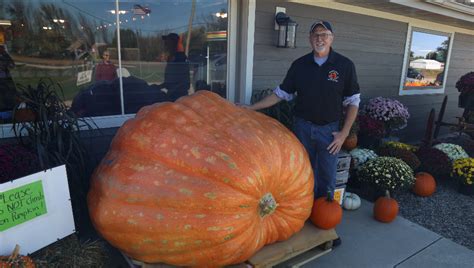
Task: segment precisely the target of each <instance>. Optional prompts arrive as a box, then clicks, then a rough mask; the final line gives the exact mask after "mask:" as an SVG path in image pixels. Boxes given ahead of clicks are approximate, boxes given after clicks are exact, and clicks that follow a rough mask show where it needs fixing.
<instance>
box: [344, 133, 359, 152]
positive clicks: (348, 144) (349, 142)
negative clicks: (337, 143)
mask: <svg viewBox="0 0 474 268" xmlns="http://www.w3.org/2000/svg"><path fill="white" fill-rule="evenodd" d="M355 147H357V135H356V134H351V135H349V136H347V138H346V140H345V141H344V143H343V144H342V149H344V150H348V151H350V150H352V149H354V148H355Z"/></svg>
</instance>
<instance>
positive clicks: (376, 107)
mask: <svg viewBox="0 0 474 268" xmlns="http://www.w3.org/2000/svg"><path fill="white" fill-rule="evenodd" d="M363 113H364V114H366V115H368V116H370V117H371V118H373V119H376V120H379V121H382V122H384V123H385V125H386V127H387V128H389V129H397V128H403V127H404V126H405V125H406V124H407V121H408V118H410V114H409V113H408V109H407V107H406V106H405V105H403V104H402V103H401V102H399V101H398V100H394V99H389V98H383V97H376V98H373V99H370V100H369V102H368V103H367V104H366V105H365V106H364V109H363Z"/></svg>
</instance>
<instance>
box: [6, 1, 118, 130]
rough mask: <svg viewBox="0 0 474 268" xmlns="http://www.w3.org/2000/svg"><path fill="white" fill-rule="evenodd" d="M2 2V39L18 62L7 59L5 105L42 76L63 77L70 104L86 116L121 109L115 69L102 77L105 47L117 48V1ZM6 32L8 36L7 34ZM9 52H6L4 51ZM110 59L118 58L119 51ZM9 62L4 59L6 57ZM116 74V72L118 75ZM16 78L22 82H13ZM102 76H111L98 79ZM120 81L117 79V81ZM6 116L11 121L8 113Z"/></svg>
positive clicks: (61, 81) (57, 79)
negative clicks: (101, 65) (101, 69)
mask: <svg viewBox="0 0 474 268" xmlns="http://www.w3.org/2000/svg"><path fill="white" fill-rule="evenodd" d="M2 2H3V5H2V6H1V7H0V16H2V18H0V19H2V20H6V21H8V22H10V23H9V25H8V23H6V24H5V25H0V32H1V33H2V34H0V43H2V44H3V45H4V46H3V47H4V48H5V51H6V52H7V53H8V54H9V55H10V56H11V58H12V60H13V62H14V63H15V66H14V68H12V65H11V64H4V65H3V67H2V68H3V73H2V74H0V76H2V75H3V76H4V77H3V78H2V81H3V82H2V84H1V87H2V90H1V91H0V92H1V97H0V99H1V100H2V102H1V103H0V106H1V107H0V111H3V112H4V113H3V115H6V114H7V113H5V111H9V110H11V108H12V106H13V105H14V104H16V100H15V99H14V98H13V99H12V94H13V95H14V94H15V91H18V90H19V88H18V86H19V87H21V86H27V85H31V86H33V87H35V86H36V85H37V84H38V82H39V80H40V79H42V78H49V79H51V80H52V81H53V82H55V83H58V84H59V85H60V86H61V87H62V89H63V91H64V97H65V101H66V104H67V105H69V106H72V107H73V110H74V111H76V113H77V114H79V115H81V116H94V115H112V114H121V108H120V95H119V92H118V91H117V89H116V86H115V84H118V81H115V80H113V78H114V73H115V69H113V67H110V68H104V69H107V71H108V72H107V74H105V75H103V76H101V77H102V78H100V79H96V78H97V77H98V74H97V73H96V71H97V66H99V64H100V62H101V55H100V54H101V53H102V52H104V51H108V50H109V51H110V52H111V53H113V51H114V50H115V51H116V48H115V46H116V44H113V43H112V41H113V36H114V32H115V28H116V26H115V25H114V21H115V20H114V16H113V14H111V12H110V10H112V9H114V8H115V1H81V0H79V1H59V0H45V1H33V0H5V1H2ZM2 37H3V39H2ZM1 53H2V55H4V56H2V57H4V58H6V57H7V56H6V53H5V52H1ZM110 58H111V62H112V63H113V64H117V57H116V55H113V54H112V55H111V57H110ZM2 62H5V61H2ZM115 77H116V75H115ZM8 79H10V80H12V81H13V82H14V83H15V84H16V85H17V87H15V88H12V83H11V81H8ZM97 80H107V81H109V83H110V84H106V83H105V82H102V83H97V82H96V81H97ZM114 83H115V84H114ZM2 117H6V118H3V122H4V123H5V122H9V121H10V120H11V118H8V116H2Z"/></svg>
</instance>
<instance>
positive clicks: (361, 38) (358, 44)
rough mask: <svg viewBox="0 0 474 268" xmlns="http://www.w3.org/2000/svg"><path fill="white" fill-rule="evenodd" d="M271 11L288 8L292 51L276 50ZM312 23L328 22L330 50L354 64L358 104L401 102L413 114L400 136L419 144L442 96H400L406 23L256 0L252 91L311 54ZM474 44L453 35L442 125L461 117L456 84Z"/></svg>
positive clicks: (472, 59)
mask: <svg viewBox="0 0 474 268" xmlns="http://www.w3.org/2000/svg"><path fill="white" fill-rule="evenodd" d="M275 6H283V7H286V8H287V14H288V15H289V16H290V17H291V18H292V19H293V20H295V21H296V22H297V23H298V24H299V27H298V33H297V48H296V49H282V48H277V47H276V46H275V38H276V31H275V30H274V29H273V19H274V13H275ZM316 18H320V19H325V20H328V21H330V22H331V23H332V25H333V28H334V31H335V41H334V44H333V47H334V49H335V50H336V51H338V52H340V53H341V54H343V55H345V56H347V57H349V58H350V59H351V60H352V61H353V62H354V63H355V65H356V70H357V73H358V78H359V84H360V86H361V90H362V94H363V98H362V101H363V102H366V101H367V100H368V99H369V98H372V97H376V96H385V97H391V98H396V99H399V100H400V101H402V102H403V103H404V104H405V105H407V106H408V108H409V111H410V114H411V118H410V120H409V123H408V127H407V128H406V129H404V130H402V131H401V132H400V133H399V135H400V137H401V138H402V139H405V140H410V141H416V140H419V139H421V138H422V137H423V132H424V129H425V123H426V119H427V118H428V114H429V112H430V110H431V108H435V109H436V110H437V111H439V108H440V106H441V103H442V101H443V97H444V94H436V95H417V96H399V86H400V78H401V72H402V65H403V57H404V50H405V39H406V34H407V30H408V24H407V23H403V22H397V21H393V20H386V19H382V18H375V17H369V16H364V15H361V14H354V13H348V12H343V11H338V10H331V9H325V8H319V7H314V6H306V5H301V4H293V3H284V2H281V1H268V0H264V1H262V0H259V1H257V10H256V20H255V23H256V28H255V47H254V49H255V53H254V55H255V56H254V78H253V89H254V91H255V90H262V89H266V88H274V87H275V86H277V85H278V84H280V83H281V81H282V80H283V78H284V76H285V74H286V72H287V70H288V68H289V66H290V64H291V62H292V61H293V60H295V59H297V58H298V57H300V56H302V55H304V54H306V53H308V52H309V51H310V50H311V48H310V46H309V43H308V39H307V36H308V28H309V27H310V25H311V24H312V23H313V21H314V20H315V19H316ZM473 44H474V36H471V35H467V34H459V33H456V34H455V38H454V44H453V50H452V55H451V62H450V66H449V70H448V77H447V81H446V91H445V92H446V95H448V96H449V97H448V98H449V101H448V106H447V110H446V115H445V121H451V122H453V121H454V120H455V116H459V115H461V113H462V110H461V109H459V108H457V97H458V95H459V94H458V92H457V90H456V88H455V83H456V81H457V80H458V79H459V77H460V76H461V75H463V74H465V73H467V72H469V71H474V45H473Z"/></svg>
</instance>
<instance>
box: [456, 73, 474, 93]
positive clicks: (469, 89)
mask: <svg viewBox="0 0 474 268" xmlns="http://www.w3.org/2000/svg"><path fill="white" fill-rule="evenodd" d="M456 88H457V89H458V91H459V92H460V93H461V95H462V96H466V95H468V94H473V93H474V72H469V73H467V74H465V75H463V76H461V78H459V80H458V81H457V82H456Z"/></svg>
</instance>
